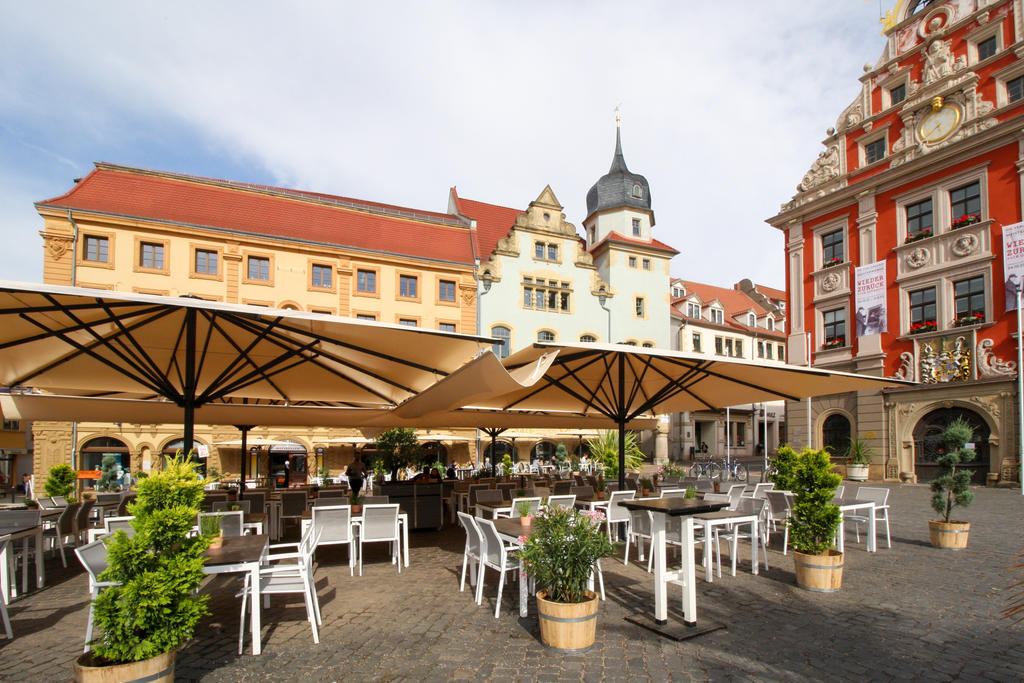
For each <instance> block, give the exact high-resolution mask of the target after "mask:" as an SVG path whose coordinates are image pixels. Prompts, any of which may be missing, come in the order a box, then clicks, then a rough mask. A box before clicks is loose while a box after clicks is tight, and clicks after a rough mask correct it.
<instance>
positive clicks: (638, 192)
mask: <svg viewBox="0 0 1024 683" xmlns="http://www.w3.org/2000/svg"><path fill="white" fill-rule="evenodd" d="M633 196H634V197H636V198H637V199H643V198H644V188H642V187H640V183H633Z"/></svg>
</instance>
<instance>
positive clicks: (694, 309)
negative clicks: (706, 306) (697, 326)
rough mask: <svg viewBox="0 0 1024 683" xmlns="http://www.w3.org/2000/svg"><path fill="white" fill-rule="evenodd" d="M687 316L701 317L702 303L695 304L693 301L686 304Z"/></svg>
mask: <svg viewBox="0 0 1024 683" xmlns="http://www.w3.org/2000/svg"><path fill="white" fill-rule="evenodd" d="M686 317H688V318H699V317H700V304H695V303H693V302H692V301H691V302H690V303H688V304H686Z"/></svg>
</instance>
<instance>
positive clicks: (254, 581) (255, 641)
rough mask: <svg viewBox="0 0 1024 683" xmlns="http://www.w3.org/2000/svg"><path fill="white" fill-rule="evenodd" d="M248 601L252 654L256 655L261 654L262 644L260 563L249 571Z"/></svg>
mask: <svg viewBox="0 0 1024 683" xmlns="http://www.w3.org/2000/svg"><path fill="white" fill-rule="evenodd" d="M249 592H250V595H249V599H250V600H249V601H250V603H252V611H251V615H252V620H251V628H252V653H253V654H254V655H258V654H260V653H262V652H263V643H261V642H260V610H262V609H263V606H262V605H260V563H259V562H253V563H252V565H251V569H250V570H249Z"/></svg>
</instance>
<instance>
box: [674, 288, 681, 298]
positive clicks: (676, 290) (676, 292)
mask: <svg viewBox="0 0 1024 683" xmlns="http://www.w3.org/2000/svg"><path fill="white" fill-rule="evenodd" d="M682 295H683V288H682V287H673V288H672V298H673V299H678V298H680V297H681V296H682Z"/></svg>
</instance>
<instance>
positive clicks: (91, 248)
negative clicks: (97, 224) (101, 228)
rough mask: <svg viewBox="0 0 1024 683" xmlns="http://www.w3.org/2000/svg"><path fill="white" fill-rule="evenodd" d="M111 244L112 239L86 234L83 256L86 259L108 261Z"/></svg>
mask: <svg viewBox="0 0 1024 683" xmlns="http://www.w3.org/2000/svg"><path fill="white" fill-rule="evenodd" d="M109 244H110V240H109V239H107V238H106V237H98V236H96V235H86V236H85V240H84V248H83V254H82V258H83V259H84V260H86V261H98V262H100V263H107V261H108V260H109Z"/></svg>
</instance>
